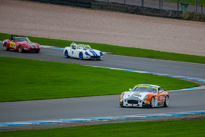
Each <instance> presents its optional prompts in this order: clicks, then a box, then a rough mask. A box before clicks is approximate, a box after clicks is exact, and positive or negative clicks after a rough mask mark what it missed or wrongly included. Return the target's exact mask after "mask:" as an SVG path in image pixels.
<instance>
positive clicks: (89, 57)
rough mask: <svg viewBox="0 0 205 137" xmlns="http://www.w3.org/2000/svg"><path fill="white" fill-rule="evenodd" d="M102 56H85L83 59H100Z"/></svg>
mask: <svg viewBox="0 0 205 137" xmlns="http://www.w3.org/2000/svg"><path fill="white" fill-rule="evenodd" d="M102 58H103V57H102V56H85V57H84V59H97V60H101V59H102Z"/></svg>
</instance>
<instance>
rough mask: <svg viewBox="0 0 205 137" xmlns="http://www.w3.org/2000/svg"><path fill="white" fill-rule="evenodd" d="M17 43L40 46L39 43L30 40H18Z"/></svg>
mask: <svg viewBox="0 0 205 137" xmlns="http://www.w3.org/2000/svg"><path fill="white" fill-rule="evenodd" d="M17 43H19V44H25V45H29V46H39V44H37V43H33V42H28V41H20V42H17Z"/></svg>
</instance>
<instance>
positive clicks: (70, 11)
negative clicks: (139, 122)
mask: <svg viewBox="0 0 205 137" xmlns="http://www.w3.org/2000/svg"><path fill="white" fill-rule="evenodd" d="M0 13H1V14H0V32H1V33H12V34H19V35H26V36H34V37H45V38H54V39H64V40H72V41H84V42H94V43H105V44H112V45H119V46H127V47H136V48H143V49H153V50H159V51H167V52H174V53H183V54H191V55H200V56H205V54H204V53H205V46H204V45H205V41H204V34H205V25H204V23H203V22H193V21H183V20H174V19H164V18H155V17H146V16H138V15H132V14H124V13H117V12H106V11H98V10H89V9H81V8H73V7H69V6H59V5H51V4H42V3H38V2H30V1H19V0H1V4H0ZM1 47H2V44H0V56H5V57H16V58H27V59H36V60H44V61H55V62H64V63H76V64H83V65H92V66H103V67H114V68H123V69H132V70H139V71H149V72H157V73H166V74H172V75H181V76H188V77H194V78H202V79H205V71H204V70H205V65H204V64H196V63H183V62H175V61H165V60H155V59H145V58H135V57H125V56H116V55H108V54H106V55H104V58H103V60H102V61H89V60H83V61H81V60H78V59H66V58H64V57H63V55H62V50H57V49H46V48H42V50H41V52H40V53H39V54H36V53H22V54H20V53H18V52H16V51H8V52H6V51H3V48H1ZM133 86H134V85H133ZM128 88H131V87H128ZM204 92H205V90H204V89H201V90H189V91H180V92H171V93H170V106H169V107H168V108H154V109H149V108H120V107H119V95H112V96H98V97H84V98H70V99H53V100H40V101H23V102H5V103H0V122H1V123H2V122H16V121H32V120H51V119H68V118H85V117H107V116H124V115H137V114H158V113H168V112H184V111H198V110H205V105H204V104H205V100H204V98H205V94H204ZM119 94H120V93H119Z"/></svg>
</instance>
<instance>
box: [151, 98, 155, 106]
mask: <svg viewBox="0 0 205 137" xmlns="http://www.w3.org/2000/svg"><path fill="white" fill-rule="evenodd" d="M154 106H155V99H154V97H152V99H151V101H150V108H153V107H154Z"/></svg>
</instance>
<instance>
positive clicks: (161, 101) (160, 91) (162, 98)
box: [158, 87, 165, 105]
mask: <svg viewBox="0 0 205 137" xmlns="http://www.w3.org/2000/svg"><path fill="white" fill-rule="evenodd" d="M163 93H164V90H163V89H162V88H161V87H160V88H158V104H159V105H163V102H164V100H165V97H164V94H163Z"/></svg>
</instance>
